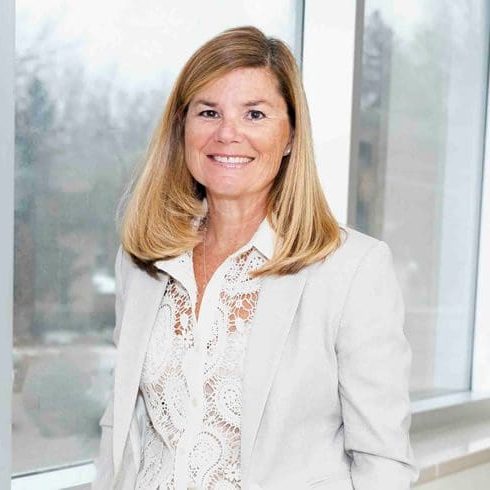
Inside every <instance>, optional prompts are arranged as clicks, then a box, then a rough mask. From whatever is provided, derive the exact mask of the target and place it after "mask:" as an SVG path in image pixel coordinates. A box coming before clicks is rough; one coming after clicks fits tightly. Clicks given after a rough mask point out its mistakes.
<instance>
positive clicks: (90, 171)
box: [12, 0, 300, 474]
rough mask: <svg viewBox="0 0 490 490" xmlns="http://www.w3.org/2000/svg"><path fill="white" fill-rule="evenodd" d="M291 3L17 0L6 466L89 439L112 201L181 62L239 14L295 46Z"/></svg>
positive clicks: (99, 380)
mask: <svg viewBox="0 0 490 490" xmlns="http://www.w3.org/2000/svg"><path fill="white" fill-rule="evenodd" d="M297 4H298V2H297V0H275V1H270V2H261V1H250V0H246V1H241V2H240V1H239V2H233V4H228V3H224V2H220V1H218V0H214V1H207V2H200V1H197V0H194V1H191V0H182V1H180V2H178V3H175V2H169V1H161V0H160V1H155V0H150V1H148V2H145V3H144V7H143V5H142V4H141V2H136V1H128V0H123V1H121V0H118V1H117V2H116V1H105V2H100V1H97V2H96V1H94V0H85V1H84V2H65V1H63V0H49V1H48V0H45V1H43V2H37V1H34V0H19V1H18V2H17V26H16V29H17V34H16V36H17V37H16V50H17V53H16V63H17V66H16V90H17V92H16V176H15V186H16V187H15V192H16V196H15V198H16V203H15V220H16V221H15V286H14V287H15V312H14V314H15V324H14V337H15V339H14V344H15V345H14V356H15V386H14V394H13V404H14V407H13V414H14V419H13V426H12V430H13V472H14V474H19V473H23V472H27V471H35V470H42V469H43V468H48V467H58V466H61V465H66V464H72V463H76V462H81V461H87V460H91V459H92V458H93V457H94V455H95V454H96V452H97V449H98V437H99V427H98V419H99V418H100V416H101V414H102V411H103V408H104V406H105V404H106V400H107V396H108V390H109V388H110V385H111V370H112V368H113V363H114V350H113V348H112V347H111V336H112V330H113V326H114V271H113V268H114V260H115V253H116V250H117V246H118V243H117V236H116V229H115V223H114V216H115V207H116V203H117V200H118V198H119V197H120V195H121V192H122V190H123V187H124V185H125V184H126V183H127V182H128V180H129V179H130V174H131V172H132V169H133V168H134V166H135V164H137V162H138V159H140V158H141V157H142V155H143V151H144V149H145V146H146V144H147V142H148V139H149V136H150V133H151V130H152V128H153V126H154V125H155V124H156V120H157V117H158V116H159V114H160V113H161V110H162V108H163V104H164V102H165V98H166V96H167V94H168V91H169V88H170V87H171V85H172V83H173V80H174V78H175V76H176V74H177V73H178V71H179V69H180V68H181V66H182V65H183V63H184V62H185V60H186V59H187V58H188V56H189V55H190V54H191V53H192V52H193V51H194V50H195V49H196V48H197V47H198V46H199V45H200V44H201V43H202V42H204V41H205V40H206V39H208V38H209V37H211V36H213V35H215V34H217V33H218V32H220V31H222V30H224V29H226V28H229V27H233V26H236V25H243V24H254V25H256V26H257V27H259V28H261V29H263V30H264V31H265V32H266V33H267V34H269V35H274V36H278V37H281V38H282V39H284V40H285V41H286V42H288V43H289V45H290V46H291V47H292V48H293V49H295V51H296V52H299V46H295V41H296V39H297V33H296V28H297V26H298V25H299V24H300V23H299V22H298V21H299V13H298V12H299V8H298V6H297ZM190 13H192V15H190ZM203 19H205V22H204V21H203Z"/></svg>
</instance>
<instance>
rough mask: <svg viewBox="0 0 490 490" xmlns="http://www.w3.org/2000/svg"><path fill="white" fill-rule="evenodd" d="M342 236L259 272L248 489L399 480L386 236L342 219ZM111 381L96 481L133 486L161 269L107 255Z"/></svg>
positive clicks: (335, 489)
mask: <svg viewBox="0 0 490 490" xmlns="http://www.w3.org/2000/svg"><path fill="white" fill-rule="evenodd" d="M344 228H345V230H346V231H347V233H346V234H345V236H344V235H343V238H342V245H341V246H340V247H339V248H338V249H337V250H336V251H335V252H334V253H333V254H331V255H330V256H329V257H327V259H325V260H324V261H321V262H317V263H316V264H313V265H310V266H308V267H305V268H304V269H302V270H301V271H300V272H298V273H296V274H292V275H288V276H282V277H277V276H275V277H266V278H264V280H263V283H262V287H261V292H260V297H259V301H258V305H257V310H256V313H255V317H254V320H253V325H252V330H251V334H250V337H249V340H248V345H247V351H246V356H245V365H244V378H243V387H242V397H243V398H242V415H241V438H242V439H241V474H242V488H244V489H245V490H248V489H250V490H261V489H262V490H288V489H291V490H293V489H294V490H298V489H309V488H315V489H325V490H327V489H328V490H352V489H355V490H405V489H408V488H410V484H411V483H413V482H415V481H416V480H417V478H418V474H419V471H418V468H417V467H416V466H415V461H414V457H413V453H412V448H411V445H410V440H409V427H410V420H411V413H410V402H409V396H408V385H409V373H410V365H411V359H412V356H411V350H410V347H409V344H408V342H407V340H406V337H405V335H404V332H403V324H404V316H405V311H404V302H403V298H402V293H401V290H400V286H399V283H398V281H397V279H396V276H395V271H394V268H393V260H392V254H391V250H390V248H389V246H388V245H387V244H386V243H385V242H384V241H381V240H377V239H375V238H373V237H370V236H368V235H365V234H363V233H360V232H358V231H356V230H354V229H352V228H349V227H347V226H344ZM115 269H116V327H115V330H114V342H115V344H116V346H117V360H116V367H115V375H114V391H113V394H112V396H111V399H110V401H109V404H108V406H107V409H106V411H105V412H104V415H103V416H102V418H101V420H100V425H101V427H102V436H101V442H100V452H99V456H98V458H97V459H96V471H97V475H96V480H95V482H94V484H93V486H92V488H93V489H94V490H110V489H117V490H133V489H134V485H135V480H136V475H137V472H138V467H139V459H140V453H141V435H140V430H141V425H142V424H141V422H142V416H143V414H144V411H145V406H144V401H143V398H142V395H141V393H140V392H139V382H140V376H141V370H142V365H143V361H144V357H145V353H146V346H147V342H148V340H149V336H150V333H151V329H152V327H153V322H154V320H155V316H156V313H157V309H158V305H159V303H160V301H161V298H162V295H163V293H164V291H165V287H166V283H167V280H168V276H166V275H165V276H164V277H163V278H161V279H160V280H156V279H153V278H151V277H150V276H149V275H148V274H146V273H145V272H143V271H142V270H140V269H138V268H137V267H136V266H135V265H134V264H133V262H132V261H131V259H130V257H129V255H128V254H127V253H126V252H124V251H122V249H121V247H120V248H119V250H118V253H117V257H116V268H115Z"/></svg>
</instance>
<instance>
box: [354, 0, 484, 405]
mask: <svg viewBox="0 0 490 490" xmlns="http://www.w3.org/2000/svg"><path fill="white" fill-rule="evenodd" d="M488 38H489V6H488V2H486V1H484V0H462V1H459V2H452V1H450V0H437V1H436V0H431V1H428V0H415V1H413V2H405V1H403V0H367V1H366V11H365V24H364V45H363V64H362V88H361V108H360V109H361V111H360V112H361V116H360V117H361V119H360V141H359V148H358V161H357V163H356V164H355V165H354V166H353V168H352V175H353V178H352V181H351V185H352V187H351V195H352V196H354V199H353V202H352V206H351V207H350V217H349V220H350V222H351V223H352V224H353V225H354V226H356V227H358V228H359V229H361V230H363V231H365V232H366V233H369V234H372V235H375V236H378V237H380V238H382V239H384V240H386V241H387V242H388V243H389V244H390V245H391V246H392V248H393V252H394V256H395V259H396V263H395V266H396V268H397V273H398V277H399V279H400V282H401V284H402V288H403V291H404V296H405V302H406V333H407V337H408V338H409V340H410V342H411V345H412V348H413V361H412V383H411V385H412V395H413V399H417V398H426V397H432V396H435V395H439V394H447V393H452V392H457V391H464V390H468V389H469V387H470V374H471V373H470V368H471V356H472V327H473V313H474V300H475V277H476V257H477V237H478V224H479V211H480V197H481V191H480V186H481V178H482V159H483V129H484V116H485V108H486V103H487V102H486V87H487V66H488Z"/></svg>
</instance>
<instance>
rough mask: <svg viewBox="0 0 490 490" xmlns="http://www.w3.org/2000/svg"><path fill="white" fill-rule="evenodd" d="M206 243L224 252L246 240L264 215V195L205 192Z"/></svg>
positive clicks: (235, 247)
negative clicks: (247, 197)
mask: <svg viewBox="0 0 490 490" xmlns="http://www.w3.org/2000/svg"><path fill="white" fill-rule="evenodd" d="M207 203H208V220H207V223H208V224H207V232H206V243H207V244H208V246H211V247H215V250H220V251H221V252H223V253H228V252H230V251H232V250H233V249H238V248H240V247H241V246H242V245H244V244H245V243H247V242H248V241H249V240H250V239H251V238H252V236H253V235H254V233H255V232H256V230H257V228H258V227H259V225H260V223H261V222H262V220H263V219H264V218H265V216H266V201H265V198H262V199H257V198H256V197H254V198H253V199H250V200H248V201H247V202H244V201H243V200H230V199H219V198H216V197H214V196H211V195H208V197H207Z"/></svg>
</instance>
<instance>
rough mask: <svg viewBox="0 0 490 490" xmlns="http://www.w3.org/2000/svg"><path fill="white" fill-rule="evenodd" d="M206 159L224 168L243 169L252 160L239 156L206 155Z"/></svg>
mask: <svg viewBox="0 0 490 490" xmlns="http://www.w3.org/2000/svg"><path fill="white" fill-rule="evenodd" d="M208 158H210V159H211V160H212V161H213V162H214V163H216V164H218V165H220V166H222V167H226V168H236V167H243V166H245V165H247V164H248V163H250V162H251V161H252V160H254V159H253V158H251V157H245V156H241V155H208Z"/></svg>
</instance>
